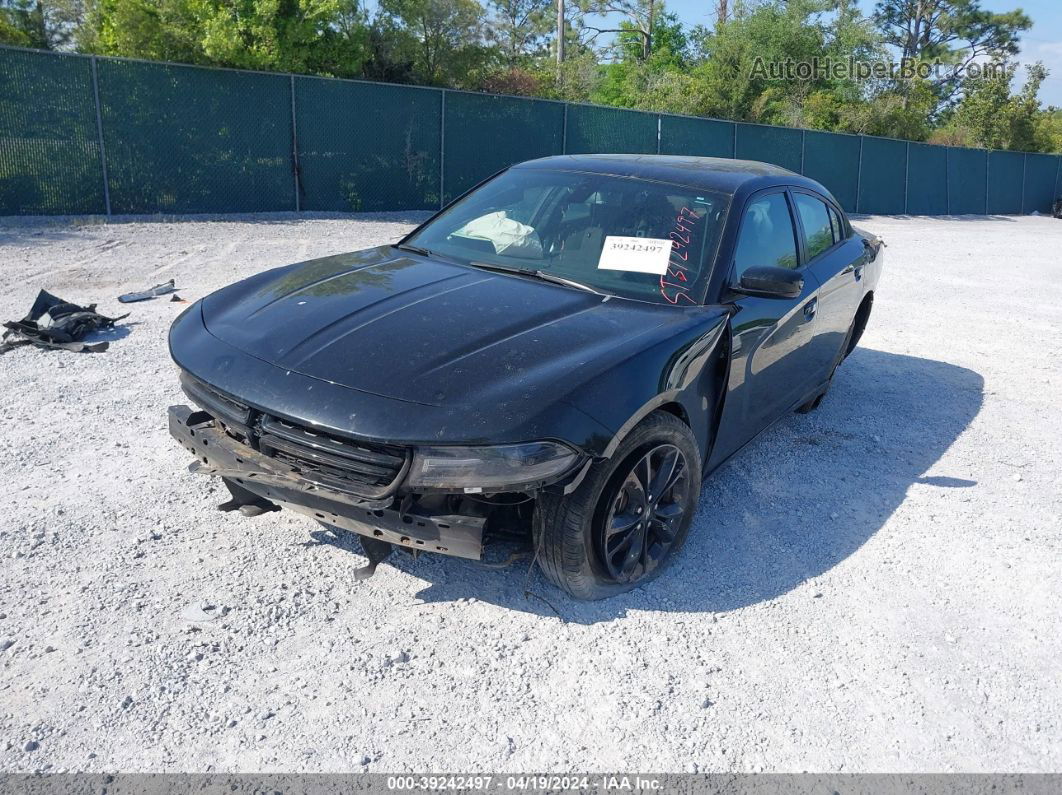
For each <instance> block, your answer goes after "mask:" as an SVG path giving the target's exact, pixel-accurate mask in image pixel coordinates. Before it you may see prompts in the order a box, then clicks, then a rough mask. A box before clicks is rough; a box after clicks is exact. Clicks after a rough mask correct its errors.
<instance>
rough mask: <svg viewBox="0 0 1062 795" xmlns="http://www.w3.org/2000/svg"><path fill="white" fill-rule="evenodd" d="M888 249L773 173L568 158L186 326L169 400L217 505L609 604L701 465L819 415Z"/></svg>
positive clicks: (822, 192)
mask: <svg viewBox="0 0 1062 795" xmlns="http://www.w3.org/2000/svg"><path fill="white" fill-rule="evenodd" d="M881 249H882V243H881V241H879V240H878V239H877V238H875V237H873V236H872V235H869V234H866V233H862V232H859V231H857V230H855V229H853V227H852V226H851V224H850V223H849V220H848V218H847V216H846V215H845V213H844V211H843V210H842V209H841V207H840V206H839V205H838V203H837V202H836V200H835V199H834V198H833V197H832V196H831V195H830V193H829V192H828V191H827V190H826V189H825V188H823V187H822V185H820V184H818V183H817V182H814V181H813V180H810V179H806V178H804V177H801V176H799V175H797V174H794V173H792V172H789V171H786V170H784V169H781V168H777V167H775V166H771V165H766V164H763V163H754V162H743V161H735V160H719V159H713V158H695V157H671V156H640V155H587V156H563V157H549V158H545V159H542V160H535V161H531V162H527V163H522V164H520V165H517V166H514V167H512V168H509V169H507V170H506V171H503V172H502V173H500V174H498V175H496V176H494V177H492V178H491V179H489V180H487V181H486V182H484V183H483V184H481V185H479V186H478V187H477V188H475V189H474V190H472V191H470V192H469V193H467V194H466V195H464V196H463V197H461V198H459V199H457V200H456V201H454V202H453V203H452V204H450V205H449V206H448V207H446V208H445V209H443V210H442V211H440V212H439V213H438V214H436V215H435V216H434V217H432V218H431V219H430V220H429V221H427V222H426V223H424V224H422V225H421V226H420V227H418V228H417V229H415V230H414V231H413V232H411V233H410V234H409V235H407V236H406V237H405V238H403V239H402V240H401V241H400V242H399V243H397V244H395V245H386V246H380V247H378V248H372V249H367V250H364V251H356V252H354V253H350V254H338V255H335V256H332V257H326V258H324V259H317V260H312V261H309V262H302V263H298V264H295V265H289V266H287V267H283V268H278V269H276V270H270V271H266V272H263V273H259V274H257V275H256V276H252V277H251V278H249V279H245V280H243V281H241V282H238V283H236V284H233V285H231V286H229V287H226V288H224V289H222V290H219V291H218V292H215V293H213V294H212V295H209V296H207V297H206V298H204V299H203V300H201V301H199V302H198V303H196V304H195V305H193V306H192V307H190V308H189V309H188V311H186V312H185V313H184V314H183V315H181V317H180V318H179V319H178V320H177V321H176V322H175V323H174V325H173V328H172V330H171V332H170V352H171V355H172V356H173V359H174V360H175V361H176V363H177V364H178V365H179V367H180V369H181V383H182V385H183V389H184V391H185V393H186V394H187V395H188V397H189V398H190V399H191V401H192V402H193V403H195V404H196V406H197V407H198V408H197V409H192V408H189V407H186V406H174V407H172V408H171V409H170V431H171V433H172V434H173V436H174V437H176V438H177V440H178V441H179V442H180V443H181V444H182V445H184V447H186V448H187V449H188V450H189V451H191V452H192V453H193V454H194V455H195V457H196V461H195V463H193V464H192V467H191V469H192V470H193V471H198V472H201V473H205V474H208V475H214V476H217V477H220V478H222V479H223V481H224V483H225V484H226V485H227V487H228V488H229V491H230V493H231V495H232V499H231V500H229V501H227V502H226V503H224V504H223V505H221V506H219V507H220V508H221V509H223V510H236V509H238V510H240V511H241V512H242V513H243V514H245V515H249V516H253V515H255V514H259V513H262V512H264V511H271V510H276V509H278V508H279V507H283V508H288V509H291V510H294V511H298V512H300V513H304V514H306V515H308V516H310V517H312V518H315V519H317V520H319V521H320V522H323V523H325V524H327V525H329V526H332V527H338V528H341V529H344V530H348V531H353V532H355V533H358V534H360V536H361V540H362V544H363V546H364V548H365V551H366V554H367V555H368V558H369V565H368V566H366V567H364V568H363V569H360V570H358V572H356V576H358V577H365V576H368V575H370V574H371V573H372V571H373V570H374V569H375V566H376V564H377V563H378V562H379V561H380V560H382V559H383V558H384V557H386V555H387V553H388V552H389V551H391V550H392V549H393V548H394V547H401V548H406V549H408V550H413V551H418V552H419V551H425V552H437V553H443V554H448V555H457V556H460V557H465V558H473V559H478V558H479V557H480V555H481V552H482V550H483V548H484V547H485V545H487V544H488V543H490V542H491V541H492V540H497V539H501V538H506V537H508V538H512V537H514V536H519V537H523V538H525V539H527V540H528V541H530V543H531V544H532V545H533V550H534V559H535V560H536V561H537V563H538V564H539V565H540V566H541V567H542V570H543V571H544V572H545V574H546V576H547V577H548V578H549V579H550V580H552V581H553V582H554V583H556V584H557V585H558V586H560V587H561V588H563V589H564V590H565V591H567V592H568V593H569V594H571V595H573V596H575V597H578V598H583V599H599V598H602V597H607V596H610V595H612V594H616V593H619V592H622V591H626V590H629V589H630V588H633V587H635V586H637V585H639V584H641V583H644V582H646V581H647V580H649V579H651V578H653V577H655V576H656V575H658V574H660V572H661V571H663V570H664V568H665V567H666V566H667V564H668V563H669V562H670V561H671V560H672V559H673V558H674V557H675V555H676V553H677V552H678V550H679V548H680V547H681V546H682V544H683V541H684V540H685V538H686V535H687V533H688V532H689V528H690V523H691V520H692V518H693V516H694V513H695V512H696V509H697V501H698V497H699V495H700V490H701V479H702V476H703V475H705V474H706V473H708V472H711V471H712V470H713V469H715V468H716V467H718V466H719V465H720V463H722V462H723V461H725V460H726V459H727V458H728V457H729V456H731V455H733V454H734V453H735V452H737V451H738V450H740V449H741V448H742V446H744V445H745V444H747V443H748V442H749V441H750V440H752V439H753V438H755V437H756V435H757V434H759V433H760V432H761V431H763V430H764V429H765V428H767V427H768V426H769V425H771V423H773V422H774V421H775V420H777V419H779V418H780V417H783V416H785V415H786V413H787V412H790V411H793V410H796V411H809V410H811V409H814V408H815V407H816V406H817V405H818V404H819V402H820V401H821V400H822V398H823V396H824V395H825V394H826V390H827V389H828V388H829V386H830V382H831V380H832V379H833V377H834V373H835V372H836V370H837V367H838V365H840V364H841V362H842V361H843V359H844V358H845V356H847V355H848V354H849V353H850V352H851V351H852V349H853V348H854V347H855V345H856V343H857V342H858V340H859V337H860V335H861V334H862V332H863V328H864V326H865V325H866V322H867V318H868V317H869V315H870V309H871V304H872V302H873V299H874V289H875V286H876V285H877V282H878V278H879V276H880V273H881V267H882V259H883V257H882V254H881Z"/></svg>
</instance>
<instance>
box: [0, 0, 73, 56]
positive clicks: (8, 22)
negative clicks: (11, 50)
mask: <svg viewBox="0 0 1062 795" xmlns="http://www.w3.org/2000/svg"><path fill="white" fill-rule="evenodd" d="M84 17H85V7H84V4H83V2H82V0H0V44H14V45H16V46H19V47H35V48H38V49H42V50H62V49H68V48H69V47H70V46H71V45H72V44H73V42H74V37H75V35H76V33H77V30H78V28H79V27H80V25H81V23H82V22H83V20H84Z"/></svg>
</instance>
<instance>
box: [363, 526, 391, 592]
mask: <svg viewBox="0 0 1062 795" xmlns="http://www.w3.org/2000/svg"><path fill="white" fill-rule="evenodd" d="M358 540H359V541H361V548H362V549H363V550H365V557H367V558H368V559H369V562H368V563H367V564H365V565H364V566H362V567H361V568H360V569H355V570H354V579H355V580H358V581H361V580H367V579H369V578H370V577H371V576H372V575H374V574H375V573H376V567H377V566H379V565H380V564H381V563H383V562H384V561H385V560H387V559H388V558H389V557H390V556H391V550H393V549H394V545H393V544H388V543H387V542H386V541H381V540H380V539H378V538H369V537H368V536H361V537H360V538H359V539H358Z"/></svg>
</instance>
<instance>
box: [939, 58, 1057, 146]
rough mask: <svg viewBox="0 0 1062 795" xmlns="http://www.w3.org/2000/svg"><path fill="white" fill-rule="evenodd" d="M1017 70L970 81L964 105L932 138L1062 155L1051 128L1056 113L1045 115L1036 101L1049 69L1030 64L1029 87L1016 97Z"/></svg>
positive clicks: (965, 91)
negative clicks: (1013, 89) (1056, 152)
mask: <svg viewBox="0 0 1062 795" xmlns="http://www.w3.org/2000/svg"><path fill="white" fill-rule="evenodd" d="M1016 69H1017V67H1016V66H1014V65H1006V69H1005V70H1004V71H1003V72H1002V74H1001V75H1000V76H998V77H992V78H986V79H976V80H975V79H973V78H968V79H967V81H966V84H965V86H964V94H963V98H962V101H961V102H960V103H959V104H958V105H957V106H956V108H955V111H954V113H953V114H952V115H951V118H950V119H949V121H948V123H947V124H946V125H945V126H944V127H942V128H941V129H940V130H939V131H938V132H936V133H934V135H933V137H932V140H934V141H937V142H942V143H952V144H954V145H962V146H976V147H984V148H987V149H1012V150H1016V151H1020V152H1040V151H1052V150H1054V151H1060V150H1059V146H1058V144H1059V141H1058V139H1057V138H1056V137H1055V135H1054V134H1053V129H1052V119H1053V118H1057V116H1058V113H1057V111H1053V112H1044V111H1043V110H1042V109H1041V108H1040V102H1039V100H1038V99H1037V98H1036V95H1037V93H1038V92H1039V90H1040V85H1041V84H1042V83H1043V81H1044V80H1045V79H1046V78H1047V75H1048V72H1047V69H1046V68H1044V65H1043V64H1042V63H1036V64H1034V65H1032V66H1030V67H1029V72H1028V78H1027V80H1026V82H1025V85H1024V86H1023V87H1022V89H1021V91H1019V92H1018V93H1016V94H1012V93H1011V85H1012V83H1013V81H1014V73H1015V71H1016Z"/></svg>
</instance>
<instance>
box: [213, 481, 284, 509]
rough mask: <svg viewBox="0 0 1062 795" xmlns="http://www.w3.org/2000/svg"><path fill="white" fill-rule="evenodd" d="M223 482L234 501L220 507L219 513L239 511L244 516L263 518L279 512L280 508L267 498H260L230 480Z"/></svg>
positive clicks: (226, 502)
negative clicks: (268, 514) (265, 514)
mask: <svg viewBox="0 0 1062 795" xmlns="http://www.w3.org/2000/svg"><path fill="white" fill-rule="evenodd" d="M221 482H222V483H224V484H225V488H227V489H228V490H229V494H231V495H232V499H230V500H226V501H225V502H223V503H221V505H219V506H218V510H219V511H223V512H225V513H228V512H229V511H239V512H240V513H241V514H243V515H244V516H261V515H262V514H263V513H271V512H272V511H279V510H280V506H279V505H277V504H276V503H274V502H270V501H269V500H267V499H266V498H265V497H259V496H258V495H257V494H255V493H254V492H251V491H248V490H247V489H245V488H244V487H243V486H241V485H239V484H238V483H233V482H232V481H231V480H229V479H228V478H222V479H221Z"/></svg>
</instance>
